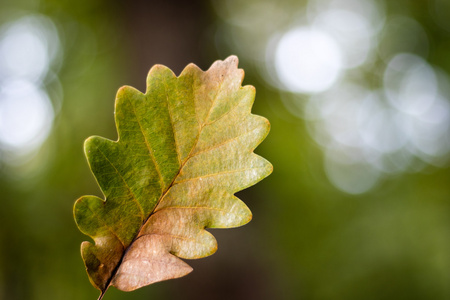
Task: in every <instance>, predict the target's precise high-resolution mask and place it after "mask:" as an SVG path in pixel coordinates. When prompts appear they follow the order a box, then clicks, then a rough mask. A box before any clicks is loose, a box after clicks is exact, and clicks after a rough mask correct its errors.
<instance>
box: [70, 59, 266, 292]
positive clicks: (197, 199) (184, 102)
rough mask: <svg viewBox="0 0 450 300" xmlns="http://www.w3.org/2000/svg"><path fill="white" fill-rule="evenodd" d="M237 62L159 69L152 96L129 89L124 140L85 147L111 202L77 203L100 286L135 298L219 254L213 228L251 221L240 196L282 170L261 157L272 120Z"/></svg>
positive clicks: (123, 107)
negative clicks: (258, 110)
mask: <svg viewBox="0 0 450 300" xmlns="http://www.w3.org/2000/svg"><path fill="white" fill-rule="evenodd" d="M237 63H238V59H237V57H235V56H231V57H229V58H227V59H226V60H225V61H217V62H215V63H214V64H213V65H212V66H211V68H210V69H209V70H208V71H206V72H203V71H201V70H200V69H199V68H198V67H197V66H195V65H194V64H190V65H188V66H187V67H186V68H185V69H184V70H183V72H182V73H181V75H180V76H179V77H176V76H175V75H174V74H173V72H172V71H171V70H170V69H168V68H167V67H165V66H161V65H156V66H154V67H153V68H152V69H151V70H150V72H149V74H148V77H147V92H146V93H145V94H142V93H141V92H139V91H137V90H135V89H134V88H132V87H128V86H125V87H122V88H120V89H119V91H118V93H117V97H116V104H115V121H116V126H117V131H118V134H119V139H118V140H117V141H111V140H108V139H105V138H102V137H98V136H93V137H90V138H88V139H87V140H86V141H85V144H84V149H85V154H86V157H87V160H88V162H89V166H90V168H91V170H92V172H93V174H94V176H95V178H96V180H97V182H98V184H99V186H100V188H101V190H102V192H103V194H104V196H105V200H102V199H100V198H98V197H95V196H83V197H81V198H80V199H78V200H77V201H76V202H75V206H74V216H75V221H76V223H77V225H78V227H79V229H80V230H81V231H82V232H83V233H84V234H86V235H88V236H90V237H91V238H92V239H93V240H94V241H95V244H92V243H90V242H83V243H82V244H81V254H82V257H83V260H84V263H85V265H86V270H87V273H88V275H89V279H90V281H91V283H92V284H93V285H94V287H96V288H97V289H99V290H100V291H101V295H100V299H101V298H102V297H103V295H104V293H105V292H106V290H107V289H108V287H109V286H110V285H112V286H115V287H117V288H118V289H120V290H123V291H132V290H135V289H137V288H140V287H142V286H145V285H149V284H151V283H154V282H158V281H162V280H167V279H172V278H178V277H181V276H184V275H186V274H188V273H189V272H191V271H192V268H191V267H190V266H189V265H187V264H186V263H185V262H184V261H182V260H181V259H180V258H185V259H195V258H201V257H205V256H208V255H211V254H213V253H214V252H215V251H216V250H217V244H216V240H215V239H214V237H213V236H212V235H211V234H210V233H209V232H207V231H206V230H205V228H230V227H236V226H241V225H244V224H246V223H248V222H249V221H250V220H251V212H250V210H249V209H248V208H247V206H246V205H245V204H244V203H243V202H242V201H241V200H239V199H238V198H236V197H235V196H234V193H236V192H238V191H240V190H242V189H245V188H247V187H249V186H251V185H253V184H255V183H256V182H258V181H260V180H261V179H263V178H264V177H266V176H268V175H269V174H270V173H271V172H272V165H271V164H270V163H269V162H268V161H266V160H265V159H263V158H261V157H260V156H258V155H256V154H254V153H253V150H254V149H255V148H256V146H257V145H258V144H259V143H261V141H262V140H263V139H264V138H265V137H266V135H267V134H268V132H269V127H270V124H269V122H268V121H267V120H266V119H265V118H263V117H260V116H256V115H253V114H251V112H250V111H251V106H252V104H253V101H254V96H255V89H254V87H252V86H244V87H242V86H241V83H242V80H243V77H244V72H243V70H241V69H238V68H237Z"/></svg>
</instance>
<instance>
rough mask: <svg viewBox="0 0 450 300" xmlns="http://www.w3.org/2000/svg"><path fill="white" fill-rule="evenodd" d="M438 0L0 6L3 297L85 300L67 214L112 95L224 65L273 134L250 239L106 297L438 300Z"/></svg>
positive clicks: (442, 82) (441, 229) (444, 152)
mask: <svg viewBox="0 0 450 300" xmlns="http://www.w3.org/2000/svg"><path fill="white" fill-rule="evenodd" d="M449 53H450V2H449V1H448V0H428V1H407V0H397V1H381V0H309V1H306V0H300V1H299V0H297V1H292V0H279V1H269V0H249V1H237V0H215V1H200V0H195V1H175V0H171V1H145V0H138V1H124V0H117V1H107V0H89V1H88V0H80V1H68V0H60V1H57V0H15V1H7V0H0V189H1V194H0V299H46V300H49V299H96V297H97V296H98V294H99V293H98V291H96V290H95V289H94V288H93V287H92V286H91V285H90V283H89V281H88V278H87V275H86V273H85V270H84V265H83V262H82V260H81V257H80V252H79V247H80V243H81V242H82V241H84V240H86V239H87V237H86V236H84V235H83V234H81V233H80V232H79V231H78V229H77V227H76V225H75V222H74V220H73V216H72V206H73V203H74V201H75V200H76V199H77V198H78V197H80V196H82V195H87V194H94V195H99V196H100V195H101V194H100V191H99V188H98V187H97V185H96V183H95V180H94V178H93V176H92V174H91V173H90V171H89V168H88V166H87V163H86V161H85V158H84V154H83V151H82V145H83V141H84V139H86V138H87V137H89V136H91V135H100V136H104V137H108V138H111V139H116V137H117V134H116V131H115V125H114V119H113V110H114V98H115V93H116V91H117V90H118V88H119V87H121V86H122V85H131V86H134V87H136V88H138V89H140V90H141V91H143V90H144V88H145V78H146V74H147V72H148V70H149V69H150V68H151V66H152V65H153V64H156V63H159V64H164V65H166V66H168V67H170V68H171V69H172V70H173V71H174V72H175V73H176V74H179V73H180V72H181V70H182V69H183V67H184V66H185V65H187V64H188V63H190V62H194V63H196V64H197V65H198V66H200V67H201V68H202V69H204V70H205V69H207V68H208V67H209V66H210V65H211V64H212V62H213V61H215V60H217V59H225V58H226V57H227V56H229V55H231V54H236V55H238V56H239V58H240V67H241V68H243V69H244V70H245V71H246V77H245V80H244V84H251V85H254V86H255V87H256V90H257V95H256V101H255V105H254V108H253V112H254V113H256V114H260V115H263V116H265V117H267V118H268V119H269V120H270V122H271V124H272V129H271V133H270V134H269V136H268V138H267V139H266V140H265V141H264V142H263V143H262V145H261V146H260V147H259V148H258V149H257V150H256V152H257V153H259V154H261V155H262V156H264V157H265V158H267V159H268V160H269V161H271V162H272V164H273V165H274V172H273V174H272V175H271V176H270V177H268V178H267V179H265V180H264V181H263V182H261V183H260V184H258V185H256V186H254V187H252V188H249V189H248V190H245V191H243V192H240V193H239V197H240V198H242V199H243V200H244V201H245V202H246V203H247V204H248V206H249V207H250V209H251V210H252V211H253V213H254V218H253V221H252V222H251V223H249V224H248V225H246V226H244V227H242V228H239V229H232V230H224V231H222V230H213V234H214V235H215V236H216V237H217V239H218V243H219V250H218V252H217V253H216V254H214V255H213V256H211V257H208V258H205V259H202V260H198V261H190V262H189V263H191V264H192V266H193V267H194V272H193V273H191V274H190V275H188V276H187V277H184V278H181V279H177V280H172V281H167V282H162V283H157V284H154V285H152V286H149V287H145V288H142V289H140V290H138V291H135V292H131V293H124V292H120V291H117V290H115V289H114V288H112V289H110V290H109V291H108V293H107V294H106V296H105V299H111V300H113V299H305V300H316V299H317V300H318V299H345V300H352V299H355V300H356V299H427V300H429V299H450V184H449V178H450V169H449V158H450V129H449V128H450V102H449V99H450V85H449V74H450V55H449Z"/></svg>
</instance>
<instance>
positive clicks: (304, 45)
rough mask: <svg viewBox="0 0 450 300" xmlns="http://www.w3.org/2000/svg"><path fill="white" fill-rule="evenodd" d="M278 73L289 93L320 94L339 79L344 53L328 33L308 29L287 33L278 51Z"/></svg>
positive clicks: (298, 29) (282, 38)
mask: <svg viewBox="0 0 450 300" xmlns="http://www.w3.org/2000/svg"><path fill="white" fill-rule="evenodd" d="M274 62H275V70H276V72H277V75H278V77H279V81H280V82H281V83H282V84H283V85H284V86H285V88H286V89H287V90H290V91H294V92H301V93H318V92H322V91H324V90H327V89H328V88H330V87H331V86H332V85H333V84H334V83H335V82H336V80H337V79H338V78H339V75H340V72H341V69H342V53H341V49H340V47H339V45H338V44H337V43H336V41H335V40H334V39H333V38H332V37H331V36H330V35H328V34H327V33H325V32H323V31H320V30H317V29H312V28H306V27H300V28H294V29H292V30H290V31H288V32H286V33H285V34H284V35H283V36H282V37H281V39H280V41H279V42H278V45H277V47H276V50H275V59H274Z"/></svg>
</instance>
